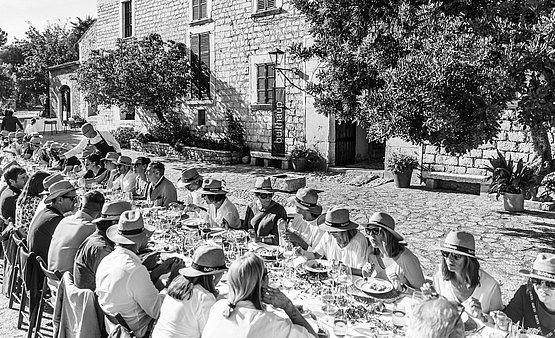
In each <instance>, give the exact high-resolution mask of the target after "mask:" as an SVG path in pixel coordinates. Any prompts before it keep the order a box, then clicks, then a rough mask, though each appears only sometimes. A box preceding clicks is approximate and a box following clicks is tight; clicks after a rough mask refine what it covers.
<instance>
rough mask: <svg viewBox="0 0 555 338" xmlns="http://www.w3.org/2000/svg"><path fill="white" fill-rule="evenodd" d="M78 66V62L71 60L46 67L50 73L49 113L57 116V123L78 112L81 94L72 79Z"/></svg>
mask: <svg viewBox="0 0 555 338" xmlns="http://www.w3.org/2000/svg"><path fill="white" fill-rule="evenodd" d="M78 67H79V62H78V61H72V62H67V63H64V64H61V65H57V66H53V67H50V68H48V71H49V73H50V76H49V79H50V88H49V91H50V92H49V96H50V115H51V116H55V117H57V119H58V122H59V123H58V125H61V124H62V122H63V121H67V120H68V119H70V118H71V117H72V116H73V115H79V114H80V109H81V105H82V102H81V95H80V93H79V90H78V89H77V82H76V81H75V79H74V75H75V71H76V70H77V68H78Z"/></svg>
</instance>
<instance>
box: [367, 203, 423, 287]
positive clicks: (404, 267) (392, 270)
mask: <svg viewBox="0 0 555 338" xmlns="http://www.w3.org/2000/svg"><path fill="white" fill-rule="evenodd" d="M364 230H365V232H366V235H367V236H368V239H369V240H370V244H371V245H372V246H373V247H374V248H376V251H377V253H376V254H375V261H376V262H378V264H377V265H375V268H376V271H377V276H378V277H380V278H384V277H385V278H387V279H389V281H390V282H391V283H392V284H393V285H394V286H395V288H396V289H397V290H401V289H403V288H404V287H406V286H408V287H411V288H413V289H417V290H419V289H420V288H421V287H422V285H423V284H424V282H425V280H424V273H423V272H422V266H421V265H420V260H419V259H418V257H416V256H415V255H414V254H413V253H412V251H410V250H409V249H408V248H407V243H406V242H405V241H404V240H403V236H401V235H400V234H399V233H398V232H397V231H395V220H394V219H393V217H391V216H390V215H388V214H386V213H384V212H375V213H374V214H373V215H372V216H371V217H370V220H369V222H368V224H367V225H365V229H364Z"/></svg>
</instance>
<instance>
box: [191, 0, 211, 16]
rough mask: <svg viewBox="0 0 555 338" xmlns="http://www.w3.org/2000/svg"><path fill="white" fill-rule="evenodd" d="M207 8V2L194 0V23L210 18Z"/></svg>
mask: <svg viewBox="0 0 555 338" xmlns="http://www.w3.org/2000/svg"><path fill="white" fill-rule="evenodd" d="M207 6H208V1H207V0H193V21H196V20H200V19H204V18H207V17H208V8H207Z"/></svg>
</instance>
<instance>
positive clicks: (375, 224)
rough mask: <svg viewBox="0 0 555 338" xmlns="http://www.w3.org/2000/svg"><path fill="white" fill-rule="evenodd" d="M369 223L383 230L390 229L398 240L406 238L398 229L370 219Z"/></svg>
mask: <svg viewBox="0 0 555 338" xmlns="http://www.w3.org/2000/svg"><path fill="white" fill-rule="evenodd" d="M368 225H373V226H376V227H378V228H380V229H383V230H386V231H388V232H389V233H390V234H392V235H393V237H395V239H396V240H398V241H403V240H404V238H403V236H401V235H399V233H398V232H397V231H395V230H393V229H390V228H388V227H386V226H384V225H383V224H380V223H377V222H372V221H370V222H368Z"/></svg>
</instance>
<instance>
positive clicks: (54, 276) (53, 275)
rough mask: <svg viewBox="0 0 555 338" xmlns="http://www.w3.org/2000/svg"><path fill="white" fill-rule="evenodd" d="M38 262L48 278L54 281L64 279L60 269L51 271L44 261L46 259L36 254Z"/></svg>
mask: <svg viewBox="0 0 555 338" xmlns="http://www.w3.org/2000/svg"><path fill="white" fill-rule="evenodd" d="M36 259H37V262H38V263H39V266H40V269H41V270H42V272H43V273H44V275H45V276H46V278H48V279H50V280H53V281H60V280H61V279H62V273H61V272H60V271H51V270H48V266H47V265H46V263H45V262H44V259H42V257H40V256H36Z"/></svg>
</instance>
